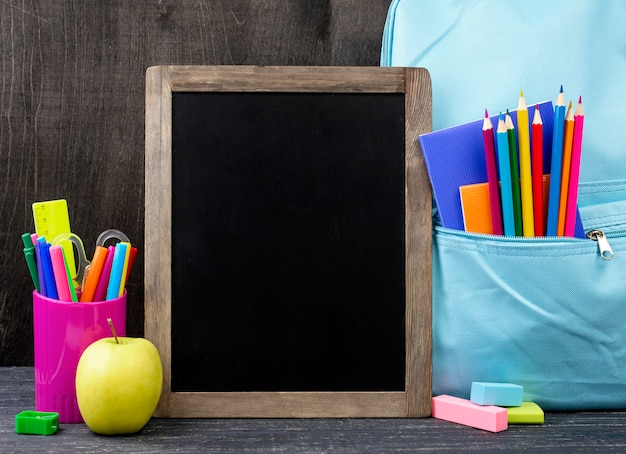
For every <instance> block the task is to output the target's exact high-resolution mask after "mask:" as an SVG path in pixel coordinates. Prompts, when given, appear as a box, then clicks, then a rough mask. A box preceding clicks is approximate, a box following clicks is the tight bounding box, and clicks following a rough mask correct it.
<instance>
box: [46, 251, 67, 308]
mask: <svg viewBox="0 0 626 454" xmlns="http://www.w3.org/2000/svg"><path fill="white" fill-rule="evenodd" d="M50 259H51V260H52V270H53V272H54V282H55V283H56V287H57V293H58V294H59V300H61V301H72V295H71V293H70V287H69V280H68V276H67V273H66V272H65V260H64V259H63V249H61V246H58V245H53V246H51V247H50Z"/></svg>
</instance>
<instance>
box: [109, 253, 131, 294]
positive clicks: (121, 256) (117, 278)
mask: <svg viewBox="0 0 626 454" xmlns="http://www.w3.org/2000/svg"><path fill="white" fill-rule="evenodd" d="M127 244H128V243H118V244H117V245H116V246H115V252H114V256H113V264H112V266H111V276H110V277H109V285H108V287H107V294H106V299H107V301H108V300H112V299H115V298H117V297H118V295H119V291H120V284H121V281H122V272H123V270H124V261H125V260H126V249H127Z"/></svg>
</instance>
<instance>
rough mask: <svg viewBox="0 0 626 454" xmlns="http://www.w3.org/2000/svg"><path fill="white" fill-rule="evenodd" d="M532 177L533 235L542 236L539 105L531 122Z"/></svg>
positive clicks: (541, 146) (541, 133)
mask: <svg viewBox="0 0 626 454" xmlns="http://www.w3.org/2000/svg"><path fill="white" fill-rule="evenodd" d="M532 179H533V211H534V222H535V236H543V235H544V231H545V229H544V225H543V219H544V216H543V121H542V120H541V114H540V113H539V105H536V106H535V114H534V116H533V124H532Z"/></svg>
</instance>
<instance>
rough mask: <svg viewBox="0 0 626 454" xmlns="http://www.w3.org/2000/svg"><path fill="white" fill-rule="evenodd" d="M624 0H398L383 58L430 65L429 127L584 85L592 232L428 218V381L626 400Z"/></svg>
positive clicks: (534, 395)
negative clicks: (536, 232)
mask: <svg viewBox="0 0 626 454" xmlns="http://www.w3.org/2000/svg"><path fill="white" fill-rule="evenodd" d="M624 24H626V2H624V1H622V0H604V1H602V2H599V1H595V0H579V1H577V2H568V1H565V0H558V1H551V2H546V1H540V0H530V1H524V2H502V1H497V0H493V1H489V0H447V1H439V2H432V1H426V0H393V1H392V2H391V5H390V8H389V12H388V17H387V22H386V24H385V31H384V36H383V42H382V52H381V65H383V66H410V67H425V68H426V69H428V71H429V72H430V75H431V79H432V92H433V129H434V130H438V129H442V128H446V127H451V126H455V125H458V124H461V123H466V122H469V121H472V120H476V119H479V118H481V116H482V114H483V112H484V109H485V108H486V109H488V110H489V111H490V112H492V113H497V112H498V111H504V110H506V109H507V108H508V109H515V108H516V106H517V96H518V94H519V92H520V89H522V90H523V91H524V95H525V98H526V100H527V101H528V102H529V104H530V103H533V104H534V103H538V102H542V101H545V100H552V101H553V102H554V101H555V100H556V97H557V94H558V91H559V89H560V87H561V85H563V89H564V92H565V95H566V101H569V100H570V99H571V100H573V101H574V104H575V103H576V101H577V100H578V97H579V96H582V99H583V103H584V109H585V126H584V137H583V152H582V162H581V175H580V180H581V184H580V187H579V197H578V205H579V209H580V212H581V218H582V221H583V226H584V227H585V230H586V231H591V230H601V231H602V232H603V234H604V239H605V240H606V244H608V246H609V247H610V249H611V251H612V254H613V255H612V259H611V260H606V258H608V257H609V254H608V253H607V254H605V256H604V257H603V255H602V254H600V253H599V243H598V242H597V241H594V240H593V239H577V238H568V237H567V238H566V237H537V238H519V237H513V238H509V237H507V238H505V237H501V236H493V235H482V234H472V233H467V232H464V231H458V230H451V229H446V228H443V227H441V226H440V225H438V223H437V221H436V219H437V218H436V216H435V217H434V228H433V394H435V395H438V394H451V395H455V396H458V397H464V398H468V397H469V393H470V388H471V384H472V382H473V381H486V382H506V383H515V384H519V385H522V386H523V387H524V400H525V401H534V402H536V403H537V404H539V405H540V406H542V407H543V408H544V409H547V410H577V409H606V408H626V127H625V126H624V122H626V31H625V30H626V28H625V27H624Z"/></svg>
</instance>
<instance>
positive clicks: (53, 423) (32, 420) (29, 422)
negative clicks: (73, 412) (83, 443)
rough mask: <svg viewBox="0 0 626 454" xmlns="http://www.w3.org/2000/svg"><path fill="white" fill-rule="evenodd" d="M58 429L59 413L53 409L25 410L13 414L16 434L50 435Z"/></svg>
mask: <svg viewBox="0 0 626 454" xmlns="http://www.w3.org/2000/svg"><path fill="white" fill-rule="evenodd" d="M58 429H59V414H58V413H56V412H53V411H33V410H26V411H23V412H21V413H18V414H17V415H15V432H16V433H18V434H32V435H52V434H54V433H56V431H57V430H58Z"/></svg>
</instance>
